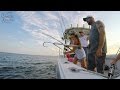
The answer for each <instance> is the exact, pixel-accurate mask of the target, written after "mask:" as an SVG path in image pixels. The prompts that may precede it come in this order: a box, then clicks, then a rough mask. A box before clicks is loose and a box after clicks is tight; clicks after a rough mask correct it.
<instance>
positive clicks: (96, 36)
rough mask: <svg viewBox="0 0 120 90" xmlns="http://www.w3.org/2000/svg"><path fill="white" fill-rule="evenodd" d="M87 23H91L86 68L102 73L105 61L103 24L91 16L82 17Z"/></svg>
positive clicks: (105, 49) (105, 45)
mask: <svg viewBox="0 0 120 90" xmlns="http://www.w3.org/2000/svg"><path fill="white" fill-rule="evenodd" d="M83 20H84V21H85V22H87V23H88V25H91V30H90V35H89V48H88V70H92V71H94V69H95V68H96V69H97V72H98V73H102V74H103V73H104V70H103V65H104V63H105V58H106V53H107V44H106V35H105V26H104V24H103V23H102V22H101V21H95V20H94V18H93V17H92V16H87V17H86V18H83Z"/></svg>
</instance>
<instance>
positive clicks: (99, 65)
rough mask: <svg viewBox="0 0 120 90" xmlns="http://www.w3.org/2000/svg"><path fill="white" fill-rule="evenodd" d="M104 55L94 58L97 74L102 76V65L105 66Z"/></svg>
mask: <svg viewBox="0 0 120 90" xmlns="http://www.w3.org/2000/svg"><path fill="white" fill-rule="evenodd" d="M105 58H106V54H105V53H104V54H103V55H102V56H101V57H96V62H97V65H96V67H97V72H98V73H102V74H104V64H105Z"/></svg>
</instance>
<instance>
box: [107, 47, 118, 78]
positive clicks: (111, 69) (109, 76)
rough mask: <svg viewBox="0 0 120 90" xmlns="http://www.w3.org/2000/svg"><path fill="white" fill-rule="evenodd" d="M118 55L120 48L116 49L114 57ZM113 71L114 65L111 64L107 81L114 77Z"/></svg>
mask: <svg viewBox="0 0 120 90" xmlns="http://www.w3.org/2000/svg"><path fill="white" fill-rule="evenodd" d="M119 53H120V48H119V49H118V51H117V53H116V55H115V56H117V55H118V54H119ZM115 69H116V67H115V64H111V66H110V69H109V72H108V79H112V76H114V72H115Z"/></svg>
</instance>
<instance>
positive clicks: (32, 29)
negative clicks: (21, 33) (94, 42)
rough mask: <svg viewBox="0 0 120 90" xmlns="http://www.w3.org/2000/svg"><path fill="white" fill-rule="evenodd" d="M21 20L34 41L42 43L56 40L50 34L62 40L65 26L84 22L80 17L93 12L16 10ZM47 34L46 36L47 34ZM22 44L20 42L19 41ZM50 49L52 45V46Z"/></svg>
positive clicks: (23, 27)
mask: <svg viewBox="0 0 120 90" xmlns="http://www.w3.org/2000/svg"><path fill="white" fill-rule="evenodd" d="M16 13H17V14H18V15H19V16H20V17H21V19H22V21H23V26H22V29H23V30H25V31H26V32H28V33H30V34H31V35H32V36H33V37H34V38H35V40H36V42H37V43H38V44H40V45H42V43H43V42H47V41H49V42H56V40H54V39H52V38H51V37H49V35H50V36H52V37H54V38H56V39H58V40H59V41H61V42H63V41H62V39H61V37H62V35H63V32H64V30H65V29H66V28H70V25H71V24H73V26H74V27H76V26H77V24H79V26H82V24H84V22H83V20H82V18H83V17H85V16H87V15H88V14H94V12H89V13H88V12H83V11H40V12H35V11H17V12H16ZM47 35H48V36H47ZM20 43H21V44H22V42H20ZM52 50H54V51H55V50H56V49H54V47H52Z"/></svg>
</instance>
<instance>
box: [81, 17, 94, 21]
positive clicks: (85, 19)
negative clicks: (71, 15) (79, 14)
mask: <svg viewBox="0 0 120 90" xmlns="http://www.w3.org/2000/svg"><path fill="white" fill-rule="evenodd" d="M89 18H93V17H92V16H87V17H85V18H83V21H87V19H89Z"/></svg>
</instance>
